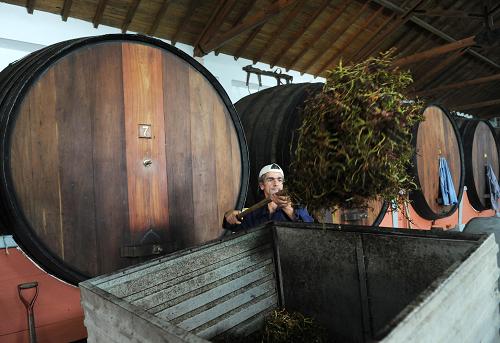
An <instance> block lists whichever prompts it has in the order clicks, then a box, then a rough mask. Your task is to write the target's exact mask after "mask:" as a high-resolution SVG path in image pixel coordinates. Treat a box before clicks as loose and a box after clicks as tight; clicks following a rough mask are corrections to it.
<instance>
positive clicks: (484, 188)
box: [460, 120, 499, 211]
mask: <svg viewBox="0 0 500 343" xmlns="http://www.w3.org/2000/svg"><path fill="white" fill-rule="evenodd" d="M460 132H461V135H462V144H463V148H464V162H465V185H466V186H467V197H468V198H469V201H470V203H471V205H472V207H474V208H475V209H476V210H478V211H484V210H487V209H491V201H490V195H489V192H490V191H489V186H488V179H487V177H486V166H487V165H488V164H489V165H491V167H492V168H493V171H494V173H495V176H496V177H497V178H498V176H499V175H498V172H499V161H498V157H499V156H498V143H497V139H496V137H495V130H494V129H493V127H492V126H491V124H490V123H489V122H488V121H485V120H468V121H466V122H464V123H463V125H462V127H461V128H460Z"/></svg>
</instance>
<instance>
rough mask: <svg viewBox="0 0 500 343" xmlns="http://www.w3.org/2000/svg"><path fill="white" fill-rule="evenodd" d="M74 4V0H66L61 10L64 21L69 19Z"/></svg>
mask: <svg viewBox="0 0 500 343" xmlns="http://www.w3.org/2000/svg"><path fill="white" fill-rule="evenodd" d="M72 4H73V0H64V4H63V8H62V10H61V18H62V20H63V21H67V20H68V17H69V13H70V11H71V5H72Z"/></svg>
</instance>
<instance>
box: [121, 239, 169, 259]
mask: <svg viewBox="0 0 500 343" xmlns="http://www.w3.org/2000/svg"><path fill="white" fill-rule="evenodd" d="M175 250H176V244H175V243H174V242H166V243H158V244H144V245H128V246H124V247H121V249H120V256H121V257H146V256H154V255H163V254H166V253H169V252H172V251H175Z"/></svg>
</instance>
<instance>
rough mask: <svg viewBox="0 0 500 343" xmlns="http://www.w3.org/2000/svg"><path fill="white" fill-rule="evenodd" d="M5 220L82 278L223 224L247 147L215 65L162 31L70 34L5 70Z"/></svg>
mask: <svg viewBox="0 0 500 343" xmlns="http://www.w3.org/2000/svg"><path fill="white" fill-rule="evenodd" d="M0 101H1V103H0V116H1V118H0V120H1V127H0V135H1V138H0V152H1V154H2V156H1V158H0V170H1V173H0V206H1V210H0V213H1V216H0V221H1V223H0V224H1V225H2V227H3V228H6V229H7V230H8V231H10V232H13V234H14V236H15V238H16V240H17V242H18V243H19V244H20V246H22V247H23V248H24V249H25V250H26V251H27V252H28V254H30V255H31V256H32V257H33V258H34V259H35V260H36V261H37V262H38V263H40V264H41V265H42V266H44V267H45V268H46V269H47V270H48V271H49V272H51V273H53V274H55V275H56V276H58V277H60V278H62V279H64V280H66V281H69V282H72V283H76V282H79V281H81V280H83V279H86V278H88V277H93V276H96V275H101V274H104V273H109V272H112V271H115V270H117V269H120V268H123V267H125V266H129V265H133V264H136V263H139V262H142V261H144V260H145V259H148V258H151V257H154V256H158V255H160V254H164V253H168V252H171V251H175V250H178V249H181V248H184V247H189V246H193V245H197V244H200V243H203V242H206V241H209V240H213V239H216V238H218V237H220V235H221V234H222V233H223V230H222V228H221V221H222V217H223V213H224V211H225V210H226V209H228V208H234V207H238V206H242V205H243V203H244V197H245V194H246V187H247V182H248V150H247V146H246V141H245V138H244V133H243V128H242V126H241V123H240V121H239V118H238V116H237V114H236V111H235V109H234V107H233V105H232V103H231V101H230V99H229V97H228V96H227V94H226V93H225V91H224V90H223V88H222V86H221V85H220V84H219V83H218V81H217V80H216V79H215V77H214V76H213V75H211V74H210V73H209V72H208V71H207V70H206V69H205V68H204V67H203V66H201V65H200V64H199V63H198V62H196V61H195V60H194V59H193V58H191V57H190V56H188V55H186V54H185V53H183V52H181V51H180V50H178V49H176V48H174V47H172V46H170V45H168V44H166V43H164V42H162V41H160V40H156V39H152V38H149V37H145V36H135V35H107V36H100V37H89V38H81V39H76V40H72V41H67V42H61V43H58V44H55V45H53V46H49V47H46V48H44V49H42V50H40V51H37V52H35V53H33V54H30V55H29V56H27V57H25V58H23V59H22V60H20V61H18V62H16V63H15V64H12V65H10V66H9V67H8V68H6V69H5V70H4V71H2V73H0Z"/></svg>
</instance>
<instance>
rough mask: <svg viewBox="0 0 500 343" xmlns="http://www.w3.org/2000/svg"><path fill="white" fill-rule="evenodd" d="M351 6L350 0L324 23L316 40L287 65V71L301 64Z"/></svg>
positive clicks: (308, 43)
mask: <svg viewBox="0 0 500 343" xmlns="http://www.w3.org/2000/svg"><path fill="white" fill-rule="evenodd" d="M350 4H351V1H350V0H344V2H343V3H342V6H341V7H340V8H338V9H337V10H336V11H335V12H334V13H333V14H332V15H331V16H330V17H329V18H328V20H326V21H325V22H324V23H323V26H321V27H320V28H319V30H318V31H316V32H315V33H314V37H315V38H316V39H315V40H313V41H311V42H307V43H306V44H305V45H304V47H303V48H302V51H301V52H300V53H299V54H298V55H297V56H295V58H294V59H293V60H292V62H290V63H289V64H288V65H286V70H287V71H288V70H290V69H293V68H294V67H295V65H296V64H297V63H298V62H299V60H300V59H301V58H302V57H304V55H305V54H306V53H307V52H308V51H310V50H311V48H312V47H314V46H315V45H316V44H317V43H318V42H319V41H320V39H321V38H322V37H323V35H324V34H325V33H326V32H328V31H329V30H330V29H331V28H332V27H333V26H334V25H335V23H337V20H339V18H340V17H341V15H342V13H344V11H345V10H346V9H347V7H349V5H350Z"/></svg>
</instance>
